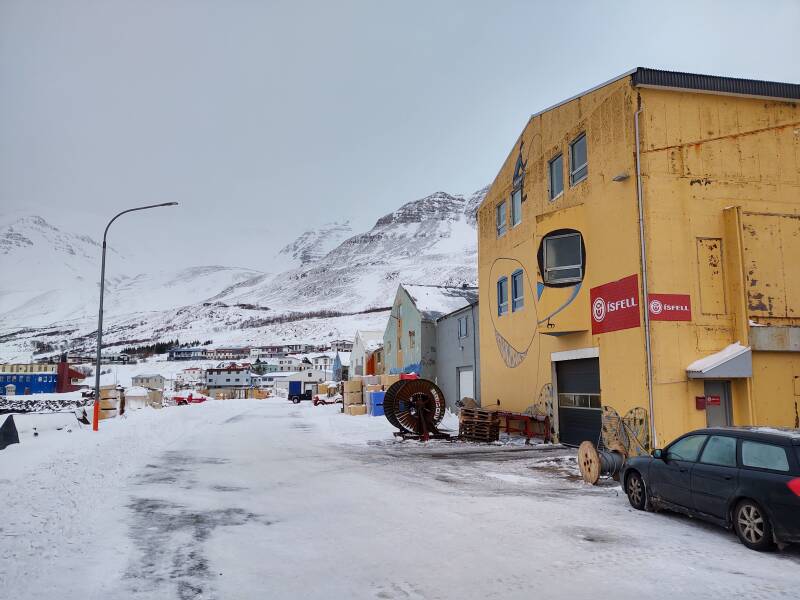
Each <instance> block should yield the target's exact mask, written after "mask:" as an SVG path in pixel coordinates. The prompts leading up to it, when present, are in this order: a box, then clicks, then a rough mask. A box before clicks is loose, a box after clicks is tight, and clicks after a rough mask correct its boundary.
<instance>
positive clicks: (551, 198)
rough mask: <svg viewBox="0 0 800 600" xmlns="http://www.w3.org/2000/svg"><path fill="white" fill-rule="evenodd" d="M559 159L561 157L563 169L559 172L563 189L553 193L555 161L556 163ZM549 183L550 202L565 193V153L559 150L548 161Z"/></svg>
mask: <svg viewBox="0 0 800 600" xmlns="http://www.w3.org/2000/svg"><path fill="white" fill-rule="evenodd" d="M558 159H561V169H559V172H560V174H561V191H560V192H558V193H557V194H555V195H553V163H555V162H556V161H557V160H558ZM547 183H548V188H549V189H548V196H549V198H550V202H554V201H555V200H557V199H558V198H560V197H561V196H563V195H564V153H563V152H559V153H558V154H556V155H555V156H554V157H553V158H551V159H550V160H549V161H547Z"/></svg>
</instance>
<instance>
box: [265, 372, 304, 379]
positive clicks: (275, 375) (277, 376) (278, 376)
mask: <svg viewBox="0 0 800 600" xmlns="http://www.w3.org/2000/svg"><path fill="white" fill-rule="evenodd" d="M299 372H300V371H291V372H286V373H283V372H280V371H278V372H275V373H264V374H263V375H262V376H261V377H267V378H270V377H272V378H274V379H285V378H286V377H294V376H295V375H297V374H298V373H299Z"/></svg>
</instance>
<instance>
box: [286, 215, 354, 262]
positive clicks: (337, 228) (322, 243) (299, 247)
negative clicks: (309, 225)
mask: <svg viewBox="0 0 800 600" xmlns="http://www.w3.org/2000/svg"><path fill="white" fill-rule="evenodd" d="M351 235H353V228H352V227H351V226H350V221H345V222H344V223H335V222H334V223H326V224H325V225H322V226H321V227H319V228H318V229H312V230H309V231H306V232H305V233H303V234H301V235H300V236H299V237H298V238H297V239H296V240H294V241H293V242H292V243H291V244H287V245H286V246H284V247H283V248H281V250H280V252H278V256H277V257H276V260H277V262H278V264H282V265H284V266H285V268H286V269H293V268H297V267H303V266H305V265H308V264H310V263H313V262H316V261H318V260H319V259H320V258H322V257H323V256H325V255H326V254H327V253H328V252H330V251H331V250H333V249H334V248H336V246H338V245H339V244H341V243H342V242H343V241H344V240H346V239H347V238H348V237H350V236H351Z"/></svg>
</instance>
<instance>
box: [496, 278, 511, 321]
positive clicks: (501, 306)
mask: <svg viewBox="0 0 800 600" xmlns="http://www.w3.org/2000/svg"><path fill="white" fill-rule="evenodd" d="M506 313H508V277H501V278H500V279H499V280H498V281H497V314H498V316H501V317H502V316H503V315H504V314H506Z"/></svg>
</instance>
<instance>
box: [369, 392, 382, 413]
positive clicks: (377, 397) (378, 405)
mask: <svg viewBox="0 0 800 600" xmlns="http://www.w3.org/2000/svg"><path fill="white" fill-rule="evenodd" d="M369 396H370V400H369V414H370V416H372V417H382V416H383V399H384V397H385V396H386V392H369Z"/></svg>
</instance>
